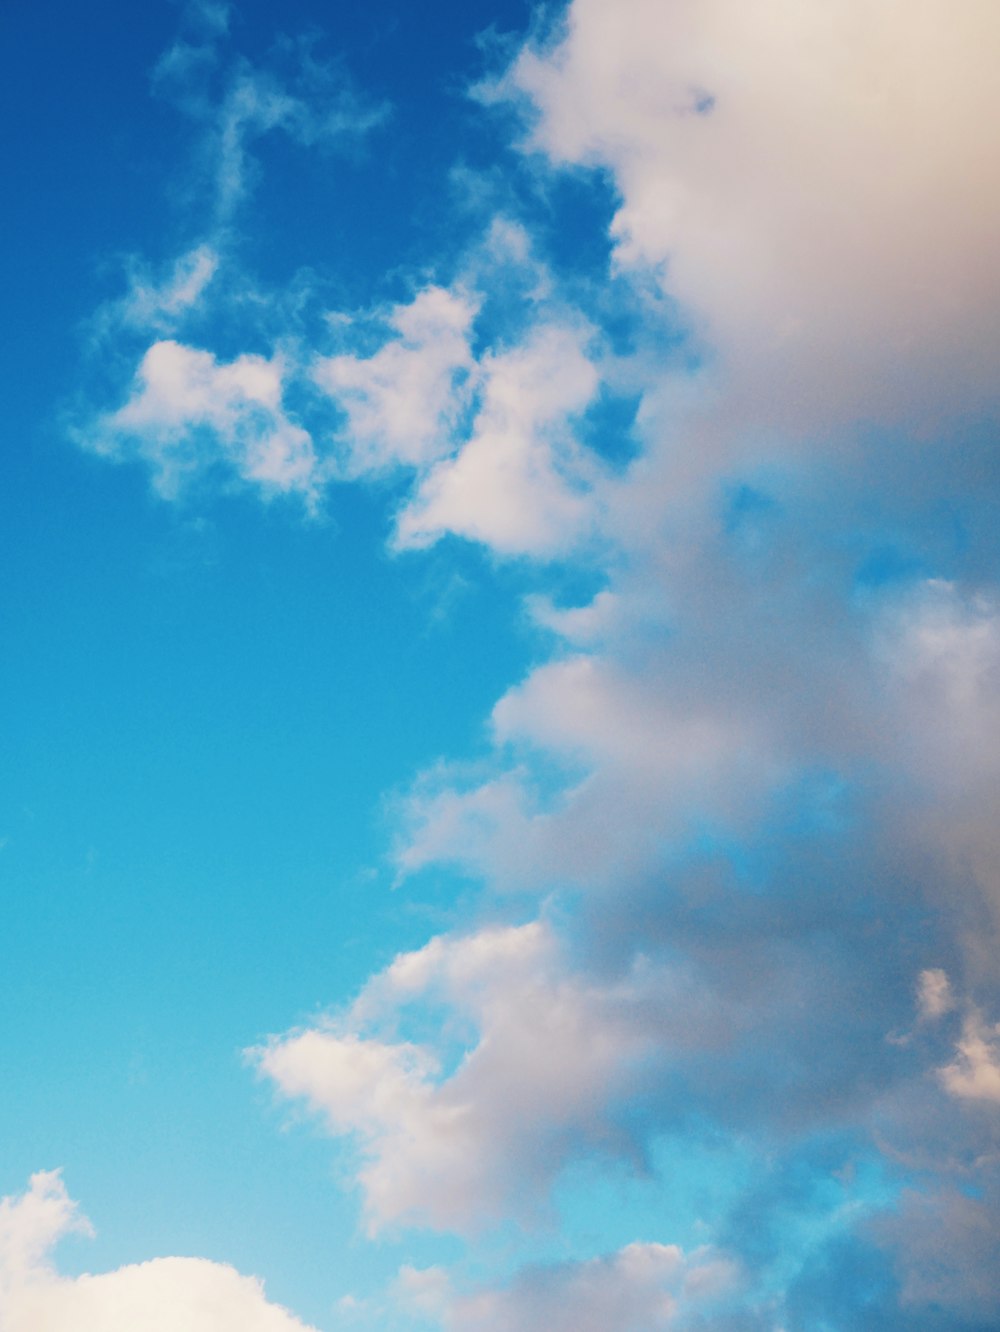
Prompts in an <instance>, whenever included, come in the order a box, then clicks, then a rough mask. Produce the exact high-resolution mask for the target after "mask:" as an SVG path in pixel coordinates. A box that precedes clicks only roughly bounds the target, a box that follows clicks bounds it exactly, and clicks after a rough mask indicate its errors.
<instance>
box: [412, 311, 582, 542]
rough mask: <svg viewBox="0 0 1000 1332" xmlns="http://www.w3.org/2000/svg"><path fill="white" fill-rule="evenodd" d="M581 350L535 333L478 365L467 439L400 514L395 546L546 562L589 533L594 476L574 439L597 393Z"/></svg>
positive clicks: (550, 334)
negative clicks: (476, 544) (473, 549)
mask: <svg viewBox="0 0 1000 1332" xmlns="http://www.w3.org/2000/svg"><path fill="white" fill-rule="evenodd" d="M585 343H586V332H585V331H581V330H578V329H575V328H569V327H564V326H560V325H551V324H550V325H542V326H540V327H538V328H535V329H533V330H532V331H531V332H530V333H529V335H528V336H527V338H526V339H525V340H524V341H523V342H522V343H521V344H520V345H519V346H516V347H514V348H513V349H512V350H510V351H501V352H494V353H491V354H489V355H487V356H485V357H484V358H483V359H482V361H481V363H480V378H481V389H480V392H481V405H480V407H479V410H478V412H477V414H476V418H475V421H474V423H473V427H472V433H471V436H470V438H469V439H468V440H467V441H466V442H465V443H464V444H463V445H462V447H461V449H460V450H459V451H458V452H457V454H456V456H455V457H454V458H451V459H447V460H445V461H442V462H440V463H438V464H437V466H436V467H435V468H434V469H433V470H432V471H431V472H430V474H429V475H428V476H427V477H426V478H425V479H424V480H423V481H422V483H421V484H420V486H419V488H418V490H417V493H416V495H415V496H414V498H413V499H412V500H411V501H410V503H409V504H408V505H407V506H406V507H405V508H404V509H403V512H402V513H401V515H400V517H399V522H398V528H397V541H398V543H399V545H401V546H423V545H428V544H429V543H430V542H432V541H434V540H435V539H436V538H438V537H439V536H442V535H444V534H445V533H448V532H452V533H455V534H457V535H458V536H464V537H468V538H470V539H471V540H473V541H480V542H482V543H483V544H484V545H487V546H490V547H491V548H492V549H494V550H496V551H498V552H500V553H501V554H505V555H522V554H526V555H535V556H542V557H544V556H546V555H549V554H553V553H556V552H558V551H562V550H564V549H566V548H567V547H568V546H571V545H573V544H574V542H575V541H576V540H577V539H578V538H579V537H580V536H581V535H583V534H584V533H586V531H587V528H588V526H589V525H591V524H592V522H593V512H592V501H591V499H590V496H589V494H588V492H589V490H590V487H591V486H592V484H593V482H594V481H595V480H596V479H597V478H598V477H599V475H600V470H599V468H598V466H597V462H596V459H595V458H593V457H588V455H587V453H586V451H585V450H583V449H582V448H581V447H580V446H579V444H578V443H577V442H576V440H575V439H574V436H573V432H572V421H573V418H574V417H577V416H579V415H581V414H582V413H583V411H584V410H585V409H586V407H587V405H588V403H589V402H590V401H591V399H592V398H593V396H594V394H595V393H596V391H597V386H598V374H597V370H596V369H595V367H594V365H593V364H592V362H591V361H590V359H589V358H588V356H587V354H586V346H585Z"/></svg>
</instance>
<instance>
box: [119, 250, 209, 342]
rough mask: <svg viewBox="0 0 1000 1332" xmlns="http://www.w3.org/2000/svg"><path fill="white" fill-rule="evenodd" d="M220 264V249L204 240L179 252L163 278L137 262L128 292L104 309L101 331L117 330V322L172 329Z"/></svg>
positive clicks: (197, 298) (197, 297) (193, 303)
mask: <svg viewBox="0 0 1000 1332" xmlns="http://www.w3.org/2000/svg"><path fill="white" fill-rule="evenodd" d="M219 264H220V255H219V252H218V250H217V249H216V248H215V246H213V245H210V244H208V243H207V242H204V243H202V244H200V245H196V246H195V247H194V248H193V249H191V250H188V251H186V252H185V253H184V254H182V255H180V256H179V257H178V258H177V259H176V260H175V261H174V263H173V265H172V267H171V269H170V271H169V273H168V274H167V276H166V277H165V278H164V279H163V280H162V281H159V282H158V281H157V280H156V279H155V278H154V277H153V276H152V275H151V274H150V273H149V272H148V271H146V270H145V269H144V268H143V267H141V266H135V268H134V271H133V272H132V273H131V275H130V284H129V291H128V294H127V295H126V296H125V297H124V298H123V299H122V300H121V301H118V302H115V303H113V304H112V305H110V306H107V307H105V308H104V309H103V310H102V311H101V315H100V319H99V328H98V332H102V331H114V329H115V326H116V324H121V325H125V326H126V327H135V328H142V329H152V330H155V331H157V332H168V331H171V330H172V329H173V328H175V327H176V326H177V324H178V323H179V322H180V321H181V320H182V319H183V318H184V317H185V316H186V315H188V314H189V313H190V311H191V310H192V308H193V307H194V306H196V305H197V304H198V302H199V301H200V300H201V298H202V296H203V295H204V293H205V290H206V288H207V287H208V286H209V284H210V283H211V281H212V279H213V278H214V277H215V275H216V273H217V272H218V269H219Z"/></svg>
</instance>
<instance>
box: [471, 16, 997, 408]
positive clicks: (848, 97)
mask: <svg viewBox="0 0 1000 1332" xmlns="http://www.w3.org/2000/svg"><path fill="white" fill-rule="evenodd" d="M998 40H1000V16H998V14H997V10H996V7H995V6H994V5H993V4H991V3H990V0H968V3H966V4H963V5H961V6H960V7H959V8H958V9H957V10H956V9H954V8H953V7H951V6H946V5H944V4H942V3H941V0H918V2H917V3H914V4H907V5H903V4H900V3H897V0H879V3H876V4H871V3H868V0H851V3H847V4H840V5H837V6H832V7H831V6H826V5H820V4H799V3H795V2H794V0H768V3H766V4H763V5H754V6H747V5H744V4H741V3H740V0H670V3H661V0H627V2H626V3H624V4H622V5H613V6H612V5H608V4H605V3H603V0H574V3H573V4H572V5H571V6H570V7H569V10H568V11H567V13H566V17H565V25H564V27H563V28H562V29H560V30H559V31H558V33H557V35H556V36H555V38H554V39H553V40H551V41H550V43H549V44H548V45H543V46H540V47H539V46H531V45H529V46H528V47H526V48H525V49H524V51H523V52H522V53H521V55H520V56H519V57H518V59H517V60H516V61H515V62H514V64H513V66H512V68H511V69H510V71H509V72H508V74H507V75H506V77H505V79H503V80H501V82H500V83H499V85H497V86H495V87H494V88H493V90H492V94H493V96H511V97H519V98H521V99H524V100H525V101H527V102H528V103H530V105H531V107H532V108H533V111H534V115H535V119H534V124H533V130H532V135H531V143H532V145H533V146H535V147H536V148H538V149H540V150H542V151H543V152H545V153H546V154H547V155H548V156H549V157H550V158H551V159H552V160H553V161H554V162H556V163H571V164H585V165H594V166H600V167H604V168H607V169H608V170H610V172H611V173H612V175H613V178H614V182H615V185H616V187H617V190H618V192H619V196H620V203H619V207H618V211H617V214H616V216H615V219H614V223H613V226H612V232H613V236H614V238H615V242H616V246H617V249H616V254H617V259H618V262H619V263H620V264H622V265H624V266H628V267H634V266H636V265H654V266H657V267H660V268H662V271H663V281H664V282H665V284H666V285H667V287H668V288H669V290H670V291H671V293H672V294H673V295H675V296H676V297H678V298H679V300H680V301H681V302H682V303H683V305H684V307H685V308H686V309H687V311H688V312H689V315H690V318H691V320H692V321H693V323H694V325H695V327H696V328H697V329H698V331H699V333H700V335H701V337H702V339H703V341H704V343H705V345H706V347H708V348H709V349H710V354H711V355H712V356H713V357H717V358H718V359H719V360H721V362H722V369H723V373H724V374H725V376H726V377H727V378H728V380H729V381H730V388H729V394H730V396H729V397H728V399H727V410H728V411H729V412H730V413H738V414H739V415H740V418H741V419H742V420H743V422H744V424H746V423H747V422H748V420H752V419H754V418H756V419H758V420H770V421H775V422H778V423H780V424H782V425H785V426H789V425H794V426H795V427H797V428H799V429H803V428H805V429H809V428H815V427H817V426H819V427H822V426H824V425H827V424H830V423H840V422H843V421H845V420H852V419H857V418H865V417H869V418H871V417H878V418H881V419H887V418H900V419H905V420H907V421H909V422H912V423H919V422H920V421H921V419H922V418H923V417H924V416H925V415H926V413H928V412H932V413H935V414H940V413H941V412H942V411H950V412H954V411H968V410H974V409H975V406H976V405H977V404H981V403H984V402H987V401H992V400H994V398H995V383H994V377H993V373H992V368H991V367H992V365H993V362H994V361H995V357H996V353H997V347H998V339H1000V322H998V314H997V311H998V309H1000V287H998V282H1000V279H998V277H997V274H998V272H1000V266H998V263H997V240H996V238H997V235H998V234H1000V227H998V223H1000V186H998V180H997V174H996V171H995V169H994V165H993V163H994V142H993V132H992V126H993V125H994V124H995V122H996V119H997V115H998V112H1000V105H998V101H1000V93H998V91H997V84H996V79H995V78H994V77H993V69H992V65H991V61H990V54H989V53H990V52H991V51H992V50H993V49H994V48H995V46H996V43H997V41H998Z"/></svg>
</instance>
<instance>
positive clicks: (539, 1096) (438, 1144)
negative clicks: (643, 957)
mask: <svg viewBox="0 0 1000 1332" xmlns="http://www.w3.org/2000/svg"><path fill="white" fill-rule="evenodd" d="M425 1012H431V1013H436V1014H438V1015H439V1017H438V1018H436V1019H435V1020H434V1022H433V1023H432V1029H433V1031H434V1035H433V1036H432V1037H429V1038H428V1037H425V1038H424V1039H423V1041H417V1042H414V1041H408V1040H405V1039H403V1038H402V1037H401V1036H400V1035H399V1034H398V1031H399V1029H400V1027H403V1026H405V1025H406V1024H407V1023H411V1024H412V1023H416V1024H417V1026H418V1027H419V1026H420V1014H421V1013H425ZM421 1029H422V1028H421ZM369 1033H374V1034H369ZM726 1039H727V1033H726V1031H725V1029H724V1027H723V1023H722V1020H721V1018H720V1017H719V1016H718V1015H716V1014H714V1013H712V1012H711V1009H710V1006H705V1005H700V1006H699V1005H698V1004H691V1003H690V1002H689V996H688V994H687V986H686V983H685V981H684V980H683V978H682V977H681V976H680V975H675V974H673V973H671V972H669V971H662V970H657V969H650V968H646V967H645V966H644V965H642V964H641V962H637V964H636V966H635V967H634V968H633V969H632V971H630V972H629V974H627V975H625V976H624V977H621V978H619V979H617V980H616V979H610V980H607V981H605V982H603V983H602V982H600V981H597V980H591V979H588V978H587V977H586V975H583V974H577V973H575V972H574V971H573V969H572V968H571V967H570V965H569V964H568V961H567V960H566V958H565V957H564V956H563V952H562V948H561V946H560V944H559V942H558V940H557V938H556V936H555V934H554V933H553V931H552V929H551V928H550V927H549V926H547V925H545V924H544V923H542V922H537V921H536V922H534V923H532V924H529V925H524V926H518V927H492V928H488V929H484V930H482V931H480V932H478V933H476V934H471V935H465V936H454V937H452V936H442V937H439V938H436V939H434V940H432V941H431V942H430V943H429V944H427V945H426V947H424V948H422V949H420V950H418V951H416V952H413V953H406V954H402V955H400V956H399V957H398V958H397V959H396V960H395V961H394V962H393V963H392V965H391V966H390V967H389V968H387V970H386V971H384V972H382V973H381V974H380V975H379V976H377V977H375V978H374V979H373V980H372V981H370V982H369V984H368V986H367V987H366V988H365V990H364V991H363V992H362V994H361V995H360V997H359V998H358V1000H357V1001H356V1003H355V1004H354V1006H353V1007H352V1009H351V1010H350V1011H349V1012H348V1013H347V1014H346V1015H345V1016H344V1017H342V1018H340V1019H336V1020H334V1019H331V1020H330V1021H328V1022H326V1023H322V1024H320V1025H318V1026H314V1027H311V1028H308V1029H306V1030H302V1031H293V1032H290V1033H289V1034H287V1035H285V1036H282V1037H278V1038H275V1039H273V1040H272V1041H271V1042H270V1043H269V1044H268V1045H267V1046H265V1047H263V1048H262V1049H258V1050H255V1051H252V1052H251V1053H252V1056H253V1058H254V1060H255V1062H256V1063H257V1065H258V1067H259V1068H260V1070H261V1071H262V1072H263V1073H264V1074H266V1075H267V1077H269V1078H270V1079H271V1080H272V1081H273V1082H274V1083H275V1085H276V1087H277V1088H278V1090H279V1091H280V1092H281V1093H282V1095H284V1096H286V1097H291V1098H301V1099H304V1100H305V1102H306V1104H307V1105H308V1107H309V1109H310V1110H311V1111H313V1112H314V1113H315V1114H317V1115H319V1116H321V1117H322V1119H323V1121H324V1122H325V1124H326V1126H327V1128H328V1130H329V1131H330V1132H331V1133H333V1134H335V1135H342V1134H348V1133H349V1134H352V1135H354V1137H355V1138H356V1139H357V1141H358V1143H359V1146H360V1149H361V1155H362V1164H361V1167H360V1170H359V1172H358V1179H359V1182H360V1185H361V1188H362V1191H363V1193H364V1200H365V1210H366V1215H367V1218H368V1222H369V1226H370V1228H371V1229H373V1230H374V1229H378V1228H381V1227H383V1226H385V1225H387V1224H390V1223H393V1222H406V1223H410V1224H413V1223H420V1224H424V1225H429V1226H431V1227H432V1228H435V1229H446V1230H456V1231H469V1230H476V1229H478V1228H479V1227H481V1226H482V1225H483V1224H484V1223H492V1222H495V1221H497V1220H499V1219H501V1218H502V1217H504V1216H505V1215H508V1214H514V1215H518V1216H520V1217H521V1218H522V1220H525V1219H531V1218H532V1217H536V1218H537V1216H538V1215H539V1214H540V1211H541V1210H542V1209H543V1208H544V1200H545V1195H546V1192H547V1189H548V1186H549V1184H550V1183H551V1181H552V1180H553V1178H554V1177H555V1175H556V1173H557V1172H558V1170H559V1169H560V1168H561V1167H562V1165H563V1164H564V1163H565V1162H566V1161H567V1160H568V1159H570V1158H571V1157H572V1155H573V1154H574V1153H575V1152H576V1151H577V1150H579V1148H580V1146H581V1144H583V1143H587V1144H589V1146H590V1148H591V1149H593V1148H595V1147H596V1148H598V1149H602V1148H603V1149H606V1150H610V1151H618V1150H621V1149H622V1147H623V1146H624V1143H623V1141H622V1140H621V1137H620V1132H619V1130H617V1129H616V1128H615V1117H614V1109H615V1106H616V1105H619V1104H620V1103H621V1102H622V1099H623V1098H625V1099H628V1098H629V1096H630V1095H634V1094H636V1093H637V1092H638V1090H639V1089H640V1087H641V1086H643V1085H644V1084H645V1081H646V1076H645V1073H644V1071H643V1070H644V1066H645V1063H646V1061H647V1059H648V1057H649V1055H650V1054H651V1053H652V1051H653V1050H654V1049H655V1048H656V1047H657V1046H659V1047H660V1048H661V1049H665V1048H667V1047H671V1046H672V1047H674V1048H677V1049H686V1048H688V1047H690V1046H691V1045H692V1043H694V1044H698V1043H708V1044H719V1043H724V1042H725V1040H726Z"/></svg>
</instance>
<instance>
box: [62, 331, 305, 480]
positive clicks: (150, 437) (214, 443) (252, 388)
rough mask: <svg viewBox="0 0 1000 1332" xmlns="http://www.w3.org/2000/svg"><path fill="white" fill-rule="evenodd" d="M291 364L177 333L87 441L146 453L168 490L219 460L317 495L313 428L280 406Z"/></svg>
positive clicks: (97, 447) (241, 472)
mask: <svg viewBox="0 0 1000 1332" xmlns="http://www.w3.org/2000/svg"><path fill="white" fill-rule="evenodd" d="M285 374H286V366H285V363H284V361H283V359H282V357H281V356H280V355H275V356H273V357H271V358H270V359H269V358H267V357H264V356H257V355H251V354H246V355H243V356H238V357H237V358H236V359H235V360H233V361H230V362H228V363H225V362H220V361H218V360H216V358H215V356H214V355H213V354H212V353H211V352H208V351H203V350H200V349H198V348H194V347H186V346H184V345H183V344H181V343H178V342H175V341H173V340H165V341H162V342H156V343H154V344H153V345H152V346H151V347H150V348H149V350H148V351H147V352H146V354H145V355H144V356H143V358H142V361H141V363H140V365H139V368H138V370H137V372H136V376H135V381H134V384H133V387H132V392H131V394H130V396H129V398H128V401H127V402H126V403H125V404H124V405H123V406H122V407H120V408H118V410H117V411H115V412H111V413H109V414H107V415H105V416H103V417H102V418H100V419H99V420H98V422H97V423H96V424H95V425H94V426H93V427H92V428H91V429H90V430H87V431H81V432H80V438H81V442H83V443H84V444H85V445H86V446H87V447H89V448H91V449H93V450H94V451H95V452H98V453H102V454H104V455H105V456H108V457H112V458H116V459H129V458H132V457H137V458H141V459H142V460H143V461H145V462H146V463H147V464H148V465H149V467H150V468H151V470H152V472H153V479H154V484H155V486H156V488H157V489H158V490H159V491H160V493H161V494H163V495H164V496H166V497H168V498H170V497H173V496H175V495H176V494H177V493H178V492H179V491H180V490H181V489H182V487H183V485H184V483H185V482H186V481H187V480H188V479H190V478H192V477H195V476H197V475H198V474H199V473H201V472H203V471H205V470H208V469H210V468H212V467H220V468H222V469H223V470H224V472H227V473H228V474H229V475H230V477H235V478H238V479H240V480H241V481H243V482H245V483H249V484H251V485H254V486H256V487H257V488H258V489H259V491H260V492H261V493H262V494H263V495H265V496H271V495H275V494H297V495H299V496H301V497H302V498H303V499H304V500H305V501H306V503H307V504H309V505H313V504H314V503H315V501H316V498H317V493H318V487H319V478H320V474H321V473H320V466H319V462H318V460H317V457H316V453H315V450H314V448H313V443H312V439H311V437H310V436H309V434H308V433H307V432H306V431H305V430H304V429H303V428H302V427H301V426H300V425H298V424H297V423H296V422H294V421H293V420H292V419H291V418H290V417H289V416H288V415H287V413H286V411H285V409H284V406H283V401H282V399H283V392H284V379H285Z"/></svg>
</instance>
